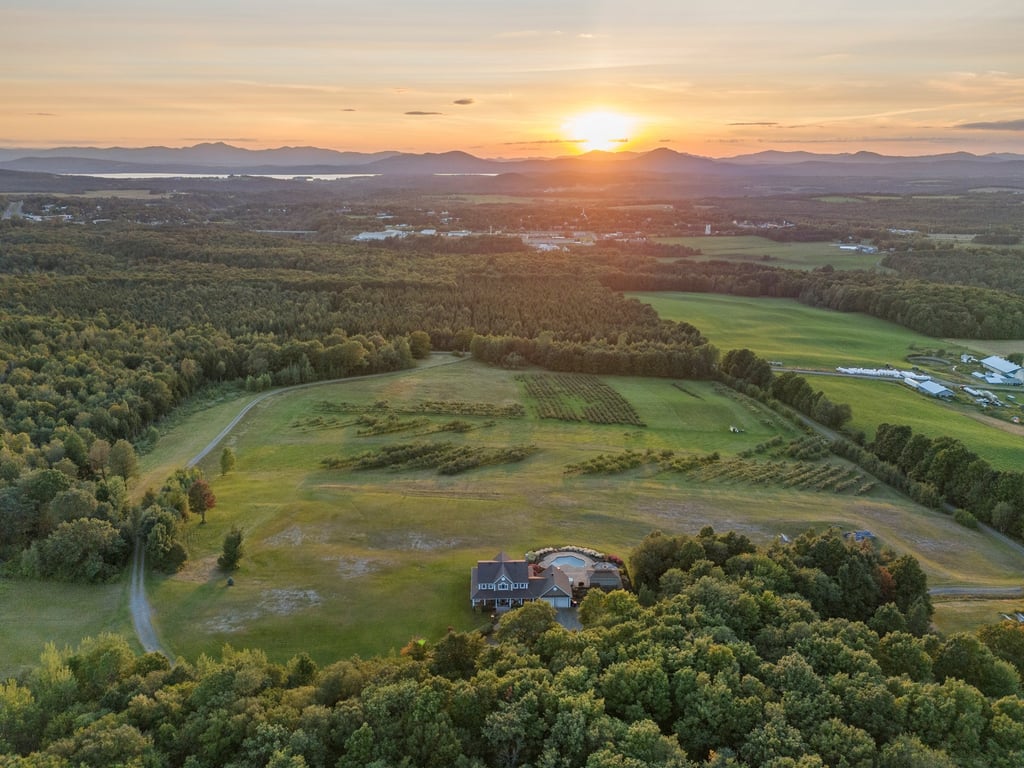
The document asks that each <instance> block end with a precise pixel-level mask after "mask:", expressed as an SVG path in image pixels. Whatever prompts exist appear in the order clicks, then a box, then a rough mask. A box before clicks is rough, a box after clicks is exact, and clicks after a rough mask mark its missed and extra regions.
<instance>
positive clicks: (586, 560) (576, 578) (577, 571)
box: [538, 551, 596, 587]
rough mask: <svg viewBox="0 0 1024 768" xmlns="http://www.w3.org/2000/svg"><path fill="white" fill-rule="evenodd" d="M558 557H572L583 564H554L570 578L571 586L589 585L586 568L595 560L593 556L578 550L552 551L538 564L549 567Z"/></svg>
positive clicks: (590, 566)
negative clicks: (582, 553)
mask: <svg viewBox="0 0 1024 768" xmlns="http://www.w3.org/2000/svg"><path fill="white" fill-rule="evenodd" d="M560 557H573V558H575V559H577V560H579V561H581V562H582V563H583V565H555V567H556V568H560V569H561V570H562V571H563V572H564V573H565V575H566V576H568V577H569V578H570V579H572V583H573V586H577V585H579V586H584V587H588V586H590V584H589V582H588V580H587V569H588V568H592V567H593V566H594V563H595V562H596V561H595V560H594V559H593V558H591V557H587V556H586V555H581V554H580V553H579V552H570V551H558V552H552V553H551V554H550V555H547V556H546V557H545V558H544V559H543V560H541V561H540V562H539V563H538V565H540V566H541V567H542V568H550V567H551V566H552V565H554V563H555V560H557V559H558V558H560Z"/></svg>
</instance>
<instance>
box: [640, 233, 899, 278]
mask: <svg viewBox="0 0 1024 768" xmlns="http://www.w3.org/2000/svg"><path fill="white" fill-rule="evenodd" d="M654 239H655V240H656V241H657V242H659V243H670V244H672V245H686V246H689V247H690V248H699V249H700V251H701V255H700V256H691V257H690V258H691V259H693V260H695V261H710V260H712V259H717V260H721V261H737V262H756V263H758V264H764V265H766V266H771V267H785V268H786V269H814V268H816V267H823V266H825V265H826V264H830V265H832V266H833V267H835V268H836V269H868V270H874V269H880V267H879V266H878V262H879V260H880V259H881V258H882V256H881V254H877V253H859V252H857V251H841V250H839V246H838V245H836V244H835V243H826V242H818V243H777V242H775V241H774V240H769V239H768V238H766V237H758V236H756V235H714V236H710V237H708V236H704V237H659V238H654ZM766 256H767V257H768V258H765V257H766Z"/></svg>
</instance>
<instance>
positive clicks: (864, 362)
mask: <svg viewBox="0 0 1024 768" xmlns="http://www.w3.org/2000/svg"><path fill="white" fill-rule="evenodd" d="M627 296H632V297H633V298H635V299H638V300H640V301H643V302H645V303H647V304H650V305H651V306H652V307H654V309H655V310H657V312H658V314H659V315H660V316H661V317H663V318H665V319H666V320H678V321H685V322H688V323H691V324H692V325H695V326H696V327H697V328H699V329H700V330H701V332H702V333H703V334H704V335H705V336H706V337H707V338H708V339H709V340H710V341H711V343H712V344H714V345H715V346H716V347H718V348H719V349H720V350H722V351H723V352H725V351H727V350H730V349H742V348H744V347H746V348H747V349H751V350H753V351H754V352H756V353H757V354H758V355H760V356H761V357H763V358H765V359H767V360H773V361H778V362H780V363H782V365H784V366H786V367H787V368H814V369H818V370H823V371H833V370H835V369H836V367H837V366H840V365H850V366H859V367H864V368H881V367H883V366H885V365H886V364H891V365H893V366H894V367H901V366H905V365H907V362H906V360H905V358H906V357H907V355H911V354H914V353H916V352H920V351H921V350H928V349H935V348H936V347H937V346H941V347H944V348H945V349H946V350H947V351H948V352H949V353H950V354H952V353H953V352H954V351H956V352H959V350H958V348H957V347H956V346H955V345H953V344H951V343H946V342H943V341H942V340H940V339H933V338H930V337H928V336H922V335H921V334H917V333H914V332H913V331H908V330H907V329H906V328H902V327H900V326H898V325H895V324H893V323H888V322H886V321H884V320H879V319H877V318H874V317H869V316H868V315H862V314H858V313H852V312H835V311H833V310H828V309H817V308H815V307H808V306H806V305H804V304H801V303H800V302H798V301H795V300H793V299H752V298H746V297H742V296H723V295H721V294H713V293H675V292H672V293H628V294H627Z"/></svg>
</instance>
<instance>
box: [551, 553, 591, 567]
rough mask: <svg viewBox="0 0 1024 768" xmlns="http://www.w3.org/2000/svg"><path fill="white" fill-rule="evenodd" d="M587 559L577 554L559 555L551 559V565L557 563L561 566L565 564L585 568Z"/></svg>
mask: <svg viewBox="0 0 1024 768" xmlns="http://www.w3.org/2000/svg"><path fill="white" fill-rule="evenodd" d="M586 564H587V561H586V560H584V559H583V558H581V557H576V556H575V555H559V556H558V557H556V558H555V559H554V560H552V561H551V565H557V566H558V567H559V568H561V567H563V566H571V567H573V568H583V567H584V566H586Z"/></svg>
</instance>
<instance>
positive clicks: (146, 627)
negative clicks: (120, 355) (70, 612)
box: [128, 355, 470, 661]
mask: <svg viewBox="0 0 1024 768" xmlns="http://www.w3.org/2000/svg"><path fill="white" fill-rule="evenodd" d="M469 359H470V358H469V357H468V356H465V357H455V356H454V355H452V356H451V360H448V361H446V362H443V363H436V364H435V365H433V366H431V367H432V368H436V367H438V366H441V365H452V364H453V363H459V362H462V361H463V360H469ZM420 370H423V369H422V368H405V369H402V370H400V371H387V372H385V373H370V374H367V375H366V376H349V377H347V378H344V379H329V380H327V381H312V382H309V383H308V384H296V385H295V386H291V387H282V388H281V389H272V390H270V391H268V392H264V393H262V394H260V395H257V396H256V397H254V398H253V399H252V400H250V401H249V402H248V403H247V404H246V405H245V407H244V408H242V410H241V411H239V412H238V415H236V416H235V418H233V419H232V420H231V421H230V422H228V425H227V426H226V427H224V429H222V430H221V431H220V432H219V433H218V434H217V436H216V437H215V438H213V440H211V441H210V442H209V444H208V445H207V446H206V447H205V448H203V450H201V451H200V452H199V453H197V454H196V455H195V456H193V457H192V458H191V459H189V460H188V461H187V462H186V463H185V466H186V467H194V466H195V465H196V464H198V463H199V462H200V461H202V460H203V459H205V458H206V457H207V456H209V455H210V452H211V451H213V450H214V449H215V448H216V447H217V446H218V445H220V443H221V441H222V440H223V439H224V438H225V437H227V436H228V435H229V434H230V433H231V430H233V429H234V428H235V427H237V426H238V423H239V422H240V421H241V420H242V419H243V418H245V416H246V414H248V413H249V411H251V410H252V409H253V408H255V407H256V406H257V405H259V404H260V403H262V402H263V401H264V400H266V399H267V398H269V397H273V396H274V395H280V394H284V393H285V392H294V391H295V390H298V389H309V388H310V387H322V386H326V385H328V384H341V383H344V382H346V381H362V380H365V379H378V378H382V377H384V376H401V375H403V374H409V373H415V372H417V371H420ZM145 549H146V548H145V547H144V546H143V544H142V539H140V538H136V540H135V554H134V555H133V557H132V574H131V587H130V590H129V597H128V606H129V610H130V611H131V614H132V626H133V627H134V628H135V634H136V635H137V636H138V638H139V643H140V644H141V645H142V648H143V650H145V651H146V652H147V653H151V652H152V653H160V654H162V655H164V656H166V657H167V658H168V659H170V660H171V661H174V657H173V656H171V654H170V653H169V652H168V651H167V649H166V648H164V647H163V646H162V645H161V644H160V640H159V639H158V638H157V634H156V628H155V627H154V626H153V618H152V616H153V611H152V609H151V608H150V606H149V601H148V600H147V599H146V580H145V578H144V575H145Z"/></svg>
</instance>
